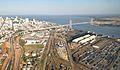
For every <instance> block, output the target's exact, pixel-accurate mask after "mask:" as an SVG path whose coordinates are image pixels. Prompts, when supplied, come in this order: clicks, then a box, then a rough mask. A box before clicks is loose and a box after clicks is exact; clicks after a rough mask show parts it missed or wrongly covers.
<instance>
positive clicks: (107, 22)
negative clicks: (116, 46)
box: [91, 17, 120, 26]
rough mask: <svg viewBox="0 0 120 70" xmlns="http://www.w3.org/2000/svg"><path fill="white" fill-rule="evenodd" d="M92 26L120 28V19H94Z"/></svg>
mask: <svg viewBox="0 0 120 70" xmlns="http://www.w3.org/2000/svg"><path fill="white" fill-rule="evenodd" d="M91 25H95V26H120V17H114V18H92V19H91Z"/></svg>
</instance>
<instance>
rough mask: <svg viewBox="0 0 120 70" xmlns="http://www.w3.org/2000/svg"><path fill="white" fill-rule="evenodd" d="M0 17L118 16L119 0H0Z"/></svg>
mask: <svg viewBox="0 0 120 70" xmlns="http://www.w3.org/2000/svg"><path fill="white" fill-rule="evenodd" d="M0 1H1V2H0V15H96V14H98V15H101V14H103V15H104V14H112V15H114V14H115V15H116V14H120V9H119V6H120V5H119V3H120V0H99V1H98V0H74V1H73V0H59V1H58V0H51V1H50V0H44V1H43V0H19V1H18V0H0Z"/></svg>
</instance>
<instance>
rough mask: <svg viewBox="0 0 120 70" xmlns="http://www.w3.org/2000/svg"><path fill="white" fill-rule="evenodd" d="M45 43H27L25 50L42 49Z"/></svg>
mask: <svg viewBox="0 0 120 70" xmlns="http://www.w3.org/2000/svg"><path fill="white" fill-rule="evenodd" d="M43 47H44V45H43V44H31V45H25V46H24V48H25V50H32V49H40V48H43Z"/></svg>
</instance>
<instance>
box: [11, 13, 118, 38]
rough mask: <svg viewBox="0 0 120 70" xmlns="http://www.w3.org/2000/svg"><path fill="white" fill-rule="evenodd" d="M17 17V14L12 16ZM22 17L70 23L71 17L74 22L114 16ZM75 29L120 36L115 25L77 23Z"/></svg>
mask: <svg viewBox="0 0 120 70" xmlns="http://www.w3.org/2000/svg"><path fill="white" fill-rule="evenodd" d="M12 17H15V16H12ZM19 17H22V18H25V17H27V18H30V19H33V18H35V19H38V20H45V21H50V22H54V23H57V24H68V23H69V19H72V20H73V23H77V22H87V21H90V19H91V18H93V17H113V16H76V15H74V16H68V15H64V16H57V15H56V16H51V15H49V16H48V15H47V16H45V15H41V16H19ZM73 28H74V29H79V30H84V31H92V32H96V33H99V34H105V35H109V36H112V37H116V38H120V27H115V26H92V25H90V24H79V25H75V26H73Z"/></svg>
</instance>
